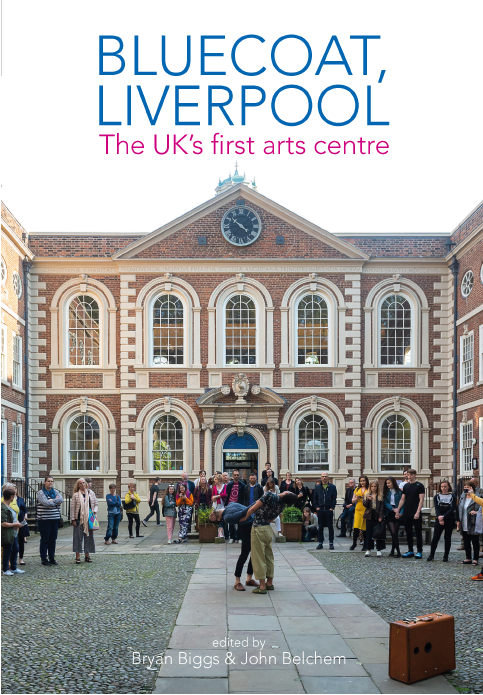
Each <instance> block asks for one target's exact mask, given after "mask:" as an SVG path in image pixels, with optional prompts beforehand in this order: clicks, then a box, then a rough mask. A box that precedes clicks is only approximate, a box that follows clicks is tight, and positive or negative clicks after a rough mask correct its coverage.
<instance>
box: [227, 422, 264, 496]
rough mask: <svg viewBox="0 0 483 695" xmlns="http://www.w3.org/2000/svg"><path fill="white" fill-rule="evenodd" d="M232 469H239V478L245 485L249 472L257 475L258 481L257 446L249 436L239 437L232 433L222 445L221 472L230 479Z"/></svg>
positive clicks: (254, 440)
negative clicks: (226, 474) (225, 473)
mask: <svg viewBox="0 0 483 695" xmlns="http://www.w3.org/2000/svg"><path fill="white" fill-rule="evenodd" d="M234 468H238V469H239V471H240V478H241V479H242V480H244V481H246V482H247V483H248V476H249V475H250V473H251V471H254V472H255V473H256V474H257V480H258V444H257V441H256V439H255V438H254V437H252V435H251V434H248V433H245V434H243V435H242V436H241V437H240V436H239V435H238V434H237V433H236V432H234V433H233V434H230V436H229V437H227V439H226V441H225V442H224V443H223V471H226V472H227V473H228V475H229V476H230V477H231V475H232V473H233V469H234Z"/></svg>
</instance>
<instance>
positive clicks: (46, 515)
mask: <svg viewBox="0 0 483 695" xmlns="http://www.w3.org/2000/svg"><path fill="white" fill-rule="evenodd" d="M63 501H64V499H63V497H62V495H61V494H60V492H59V491H58V490H54V479H53V478H52V476H50V475H48V476H47V477H46V478H45V480H44V485H43V487H42V488H41V489H40V490H39V491H38V492H37V526H38V527H39V531H40V558H41V560H42V564H43V565H57V562H56V560H55V543H56V541H57V532H58V530H59V521H60V505H61V504H62V502H63ZM47 555H48V556H49V559H47Z"/></svg>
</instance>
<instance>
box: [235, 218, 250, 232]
mask: <svg viewBox="0 0 483 695" xmlns="http://www.w3.org/2000/svg"><path fill="white" fill-rule="evenodd" d="M233 222H236V223H237V225H238V226H239V227H241V228H242V229H243V231H244V232H247V233H248V229H245V227H244V226H243V225H242V224H240V223H239V222H238V220H233Z"/></svg>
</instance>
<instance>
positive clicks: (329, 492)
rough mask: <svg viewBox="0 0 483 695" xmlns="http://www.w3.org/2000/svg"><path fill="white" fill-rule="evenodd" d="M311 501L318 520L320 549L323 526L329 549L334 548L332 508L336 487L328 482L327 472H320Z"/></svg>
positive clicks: (321, 546)
mask: <svg viewBox="0 0 483 695" xmlns="http://www.w3.org/2000/svg"><path fill="white" fill-rule="evenodd" d="M312 502H313V505H314V507H315V511H316V512H317V518H318V520H319V545H318V546H317V548H316V549H317V550H322V548H323V547H324V546H323V543H324V526H327V527H328V529H329V550H334V509H335V505H336V503H337V488H336V487H335V485H332V483H329V474H328V473H322V475H321V476H320V483H317V485H316V486H315V490H314V494H313V497H312Z"/></svg>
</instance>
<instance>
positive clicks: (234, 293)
mask: <svg viewBox="0 0 483 695" xmlns="http://www.w3.org/2000/svg"><path fill="white" fill-rule="evenodd" d="M238 295H244V296H245V297H248V298H249V299H251V300H252V302H253V304H254V305H255V358H256V359H255V362H254V364H227V363H226V305H227V304H228V302H229V301H230V300H231V299H232V297H235V296H238ZM222 312H223V315H222V332H223V339H222V351H223V352H222V366H223V367H228V368H233V367H236V368H237V369H240V370H242V369H244V368H247V367H251V368H252V369H253V368H254V367H258V366H261V359H263V358H261V356H260V307H259V306H258V301H257V299H256V297H254V296H253V294H252V293H251V292H250V291H247V290H246V289H243V290H233V291H232V292H230V294H229V295H228V296H227V297H226V298H225V301H224V302H223V305H222Z"/></svg>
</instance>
